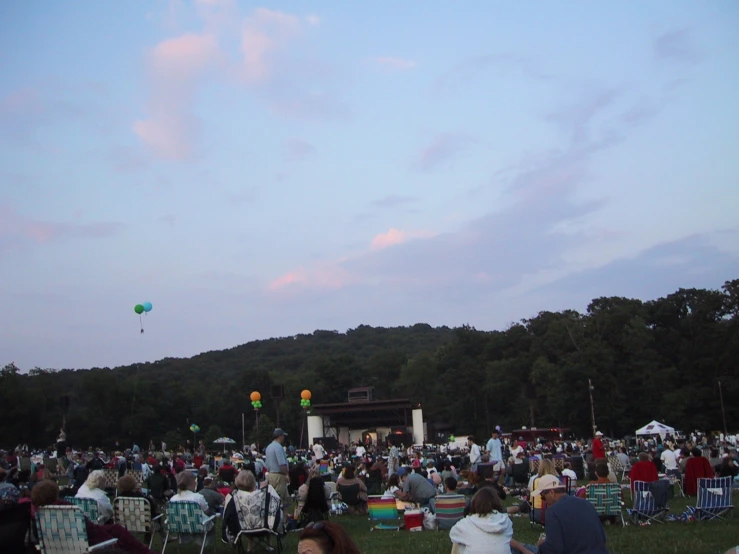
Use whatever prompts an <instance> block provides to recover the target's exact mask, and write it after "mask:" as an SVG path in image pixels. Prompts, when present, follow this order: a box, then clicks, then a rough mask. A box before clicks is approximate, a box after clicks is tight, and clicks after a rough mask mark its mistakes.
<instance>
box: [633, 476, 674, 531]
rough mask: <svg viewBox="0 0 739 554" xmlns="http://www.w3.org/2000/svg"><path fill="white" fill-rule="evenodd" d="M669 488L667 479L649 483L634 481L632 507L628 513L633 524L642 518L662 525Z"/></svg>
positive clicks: (666, 509)
mask: <svg viewBox="0 0 739 554" xmlns="http://www.w3.org/2000/svg"><path fill="white" fill-rule="evenodd" d="M670 486H671V485H670V482H669V481H668V480H667V479H659V480H657V481H652V482H651V483H647V482H645V481H634V507H633V508H632V509H631V510H628V512H629V514H630V515H631V518H632V519H633V520H634V522H635V523H636V522H638V521H639V520H640V519H642V518H645V519H646V520H647V521H654V522H655V523H664V521H663V520H664V517H665V515H666V514H667V511H668V508H667V496H668V492H669V489H670Z"/></svg>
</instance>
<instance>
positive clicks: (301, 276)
mask: <svg viewBox="0 0 739 554" xmlns="http://www.w3.org/2000/svg"><path fill="white" fill-rule="evenodd" d="M352 281H353V279H352V276H351V275H350V274H349V272H348V271H346V270H345V269H343V268H342V267H340V266H339V265H338V264H322V265H319V266H316V267H314V268H309V269H305V268H303V267H300V268H298V269H296V270H293V271H289V272H287V273H285V274H284V275H282V276H281V277H278V278H277V279H275V280H274V281H272V282H270V283H269V285H268V286H267V288H268V289H269V290H271V291H277V290H280V289H284V288H286V287H290V286H293V285H302V286H304V287H310V288H321V289H340V288H342V287H345V286H346V285H348V284H350V283H351V282H352Z"/></svg>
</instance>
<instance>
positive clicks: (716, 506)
mask: <svg viewBox="0 0 739 554" xmlns="http://www.w3.org/2000/svg"><path fill="white" fill-rule="evenodd" d="M732 492H733V489H732V484H731V477H717V478H715V479H706V478H701V479H698V502H697V504H696V506H695V514H694V515H695V519H696V521H699V520H706V519H724V516H726V515H730V514H731V513H732V510H733V509H734V504H733V501H732V498H731V494H732Z"/></svg>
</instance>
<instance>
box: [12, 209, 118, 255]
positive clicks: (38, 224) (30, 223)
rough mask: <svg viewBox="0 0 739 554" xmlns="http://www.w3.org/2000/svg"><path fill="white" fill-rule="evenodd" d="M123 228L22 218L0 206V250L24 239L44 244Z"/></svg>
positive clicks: (103, 234) (102, 235) (110, 224)
mask: <svg viewBox="0 0 739 554" xmlns="http://www.w3.org/2000/svg"><path fill="white" fill-rule="evenodd" d="M122 229H123V224H122V223H117V222H94V223H84V224H79V223H68V222H55V221H41V220H35V219H32V218H29V217H26V216H24V215H22V214H19V213H18V212H16V211H15V210H13V209H12V208H11V207H10V206H7V205H4V206H3V205H0V249H2V250H5V249H6V248H8V247H10V248H12V247H14V246H16V247H17V246H20V245H22V244H23V243H24V242H31V243H34V244H47V243H50V242H53V241H55V240H59V239H63V238H68V237H71V238H105V237H110V236H113V235H115V234H116V233H118V232H120V231H121V230H122Z"/></svg>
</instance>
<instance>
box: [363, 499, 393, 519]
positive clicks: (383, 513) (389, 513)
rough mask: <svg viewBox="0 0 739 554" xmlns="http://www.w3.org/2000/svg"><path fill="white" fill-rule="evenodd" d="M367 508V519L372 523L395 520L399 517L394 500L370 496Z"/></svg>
mask: <svg viewBox="0 0 739 554" xmlns="http://www.w3.org/2000/svg"><path fill="white" fill-rule="evenodd" d="M367 508H368V509H369V518H370V520H373V521H389V520H397V519H398V518H399V517H400V515H399V514H398V507H397V505H396V502H395V499H394V498H383V497H381V496H370V497H368V498H367Z"/></svg>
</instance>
